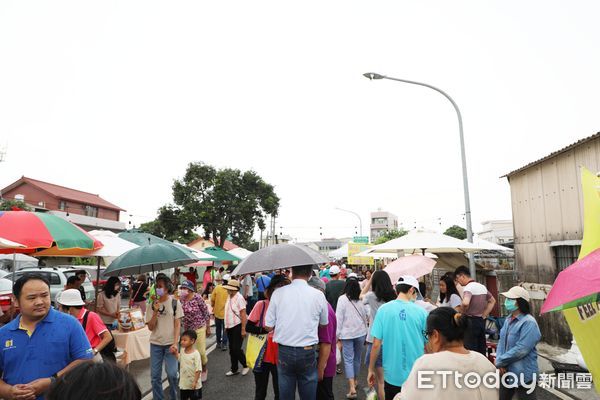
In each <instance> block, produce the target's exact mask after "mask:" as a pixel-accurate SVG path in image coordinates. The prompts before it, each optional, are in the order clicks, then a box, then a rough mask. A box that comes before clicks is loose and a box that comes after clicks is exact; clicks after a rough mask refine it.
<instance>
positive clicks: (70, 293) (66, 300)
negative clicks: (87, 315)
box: [56, 289, 85, 307]
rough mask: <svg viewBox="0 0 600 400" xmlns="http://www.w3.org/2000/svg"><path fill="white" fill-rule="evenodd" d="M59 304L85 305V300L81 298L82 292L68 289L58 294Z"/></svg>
mask: <svg viewBox="0 0 600 400" xmlns="http://www.w3.org/2000/svg"><path fill="white" fill-rule="evenodd" d="M56 301H58V303H59V304H62V305H63V306H69V307H71V306H74V307H79V306H85V303H84V301H83V300H82V299H81V293H80V292H79V290H77V289H67V290H64V291H63V292H62V293H60V294H59V295H58V298H57V299H56Z"/></svg>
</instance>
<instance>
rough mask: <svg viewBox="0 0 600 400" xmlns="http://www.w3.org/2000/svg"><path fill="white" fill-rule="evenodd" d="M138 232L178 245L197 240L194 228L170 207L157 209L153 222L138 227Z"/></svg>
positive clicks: (180, 212) (176, 209)
mask: <svg viewBox="0 0 600 400" xmlns="http://www.w3.org/2000/svg"><path fill="white" fill-rule="evenodd" d="M140 231H142V232H146V233H150V234H152V235H155V236H158V237H161V238H163V239H166V240H170V241H177V242H179V243H189V242H191V241H192V240H194V239H197V238H198V235H197V234H196V233H195V232H194V226H192V225H190V224H189V223H188V222H187V221H186V219H185V218H183V217H182V211H181V210H180V209H179V208H177V207H174V206H172V205H166V206H162V207H161V208H159V209H158V217H156V219H155V220H154V221H150V222H146V223H144V224H142V225H140Z"/></svg>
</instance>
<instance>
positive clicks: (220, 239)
mask: <svg viewBox="0 0 600 400" xmlns="http://www.w3.org/2000/svg"><path fill="white" fill-rule="evenodd" d="M173 202H174V204H172V205H166V206H163V207H161V209H159V215H158V217H157V218H156V219H155V220H154V221H151V222H148V223H146V224H143V225H142V226H141V227H140V229H142V230H144V231H146V232H149V233H152V234H155V235H157V236H160V237H164V238H165V239H168V240H173V238H174V237H180V238H181V240H180V241H181V242H185V243H187V242H190V241H191V240H193V238H192V239H189V240H187V236H186V235H188V234H189V233H193V231H194V230H195V229H198V228H202V230H203V231H204V236H205V237H206V238H207V239H212V240H213V241H214V242H215V244H216V245H218V246H221V247H222V246H223V245H224V244H225V240H226V239H227V238H228V237H231V240H232V241H233V242H234V243H236V244H238V245H240V246H242V247H251V244H252V242H253V240H252V236H253V234H254V229H255V228H256V227H257V226H258V228H259V229H265V219H266V217H267V215H274V216H276V215H277V213H278V210H279V197H278V196H277V195H276V194H275V190H274V188H273V186H272V185H270V184H268V183H266V182H265V181H264V180H263V179H262V178H261V177H260V176H259V175H258V174H257V173H256V172H254V171H244V172H242V171H240V170H238V169H230V168H224V169H216V168H215V167H212V166H210V165H206V164H204V163H201V162H197V163H190V164H189V165H188V168H187V170H186V173H185V175H184V176H183V178H182V179H179V180H176V181H175V182H174V184H173ZM186 231H187V232H188V234H185V235H184V233H185V232H186ZM184 238H186V239H184Z"/></svg>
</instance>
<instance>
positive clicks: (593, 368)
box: [563, 167, 600, 392]
mask: <svg viewBox="0 0 600 400" xmlns="http://www.w3.org/2000/svg"><path fill="white" fill-rule="evenodd" d="M581 185H582V192H583V241H582V243H581V252H580V253H579V259H580V260H581V259H582V258H583V257H585V256H587V255H588V254H589V253H591V252H592V251H594V250H596V249H597V248H600V195H599V193H600V192H599V190H600V179H599V178H598V177H597V176H596V174H594V173H592V172H591V171H589V170H587V169H586V168H583V167H582V168H581ZM563 313H564V315H565V318H566V319H567V322H568V323H569V327H570V328H571V332H572V333H573V336H574V337H575V340H576V341H577V346H579V349H580V350H581V354H582V355H583V359H584V361H585V364H586V365H587V367H588V369H589V370H590V372H591V373H592V376H593V379H594V382H600V340H598V337H599V336H600V313H599V311H598V304H597V303H589V304H583V305H580V306H578V307H575V308H569V309H567V310H564V311H563ZM596 390H597V391H599V392H600V385H599V384H598V383H596Z"/></svg>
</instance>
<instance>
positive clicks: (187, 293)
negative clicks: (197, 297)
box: [179, 289, 190, 297]
mask: <svg viewBox="0 0 600 400" xmlns="http://www.w3.org/2000/svg"><path fill="white" fill-rule="evenodd" d="M179 294H180V295H181V296H182V297H187V296H188V295H189V294H190V292H189V291H188V290H187V289H179Z"/></svg>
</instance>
